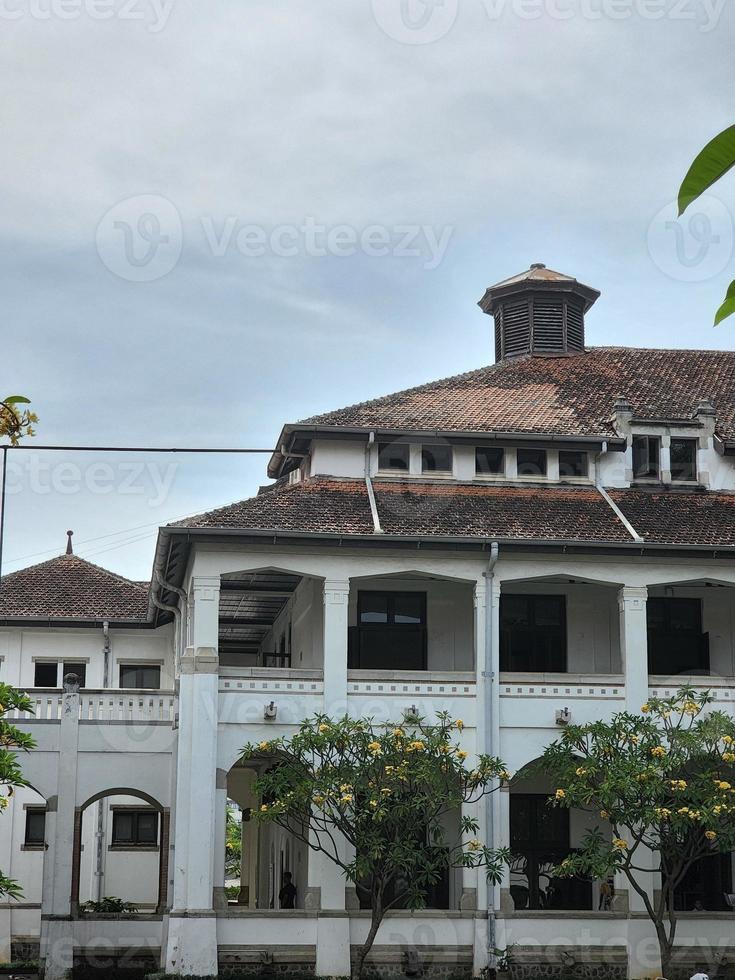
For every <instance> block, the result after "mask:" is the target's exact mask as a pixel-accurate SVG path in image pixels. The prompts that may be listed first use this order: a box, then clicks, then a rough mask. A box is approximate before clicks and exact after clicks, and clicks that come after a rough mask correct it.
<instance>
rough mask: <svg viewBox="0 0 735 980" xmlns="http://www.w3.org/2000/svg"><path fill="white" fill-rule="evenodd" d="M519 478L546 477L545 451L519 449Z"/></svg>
mask: <svg viewBox="0 0 735 980" xmlns="http://www.w3.org/2000/svg"><path fill="white" fill-rule="evenodd" d="M517 460H518V476H546V450H545V449H518V450H517Z"/></svg>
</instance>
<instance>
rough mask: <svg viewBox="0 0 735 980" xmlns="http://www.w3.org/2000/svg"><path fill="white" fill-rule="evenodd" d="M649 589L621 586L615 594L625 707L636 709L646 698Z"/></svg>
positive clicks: (633, 710) (639, 708)
mask: <svg viewBox="0 0 735 980" xmlns="http://www.w3.org/2000/svg"><path fill="white" fill-rule="evenodd" d="M647 598H648V589H646V588H645V586H643V587H638V586H629V585H626V586H623V588H622V589H621V590H620V592H619V595H618V605H619V608H620V652H621V654H622V661H623V673H624V674H625V709H626V711H631V712H634V713H638V712H639V711H640V710H641V705H642V704H645V703H646V701H647V700H648V628H647V624H646V599H647Z"/></svg>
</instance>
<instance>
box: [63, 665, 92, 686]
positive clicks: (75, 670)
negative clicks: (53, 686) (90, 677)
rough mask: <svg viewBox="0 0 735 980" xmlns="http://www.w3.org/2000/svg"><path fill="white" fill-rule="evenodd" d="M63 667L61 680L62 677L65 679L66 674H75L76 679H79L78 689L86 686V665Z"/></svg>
mask: <svg viewBox="0 0 735 980" xmlns="http://www.w3.org/2000/svg"><path fill="white" fill-rule="evenodd" d="M63 666H64V671H63V675H62V679H63V677H66V675H67V674H76V675H77V677H78V678H79V686H80V687H85V686H86V683H87V665H86V664H72V663H65V664H64V665H63Z"/></svg>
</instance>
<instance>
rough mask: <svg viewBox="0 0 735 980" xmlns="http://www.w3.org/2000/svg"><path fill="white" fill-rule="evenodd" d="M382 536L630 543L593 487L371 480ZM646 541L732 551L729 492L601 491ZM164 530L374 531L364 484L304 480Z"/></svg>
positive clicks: (734, 503) (734, 515)
mask: <svg viewBox="0 0 735 980" xmlns="http://www.w3.org/2000/svg"><path fill="white" fill-rule="evenodd" d="M373 487H374V491H375V501H376V507H377V511H378V516H379V518H380V524H381V527H382V529H383V531H384V532H385V533H386V534H390V535H396V536H400V535H405V536H406V537H417V536H420V537H431V536H437V537H442V538H447V537H449V538H451V537H457V538H497V539H500V540H506V541H508V540H510V541H512V540H519V541H538V542H540V543H543V542H547V543H548V542H551V541H568V542H580V543H588V544H589V543H599V544H630V545H635V542H634V539H633V537H632V536H631V534H630V533H629V531H628V530H627V529H626V528H625V526H624V525H623V523H622V521H620V520H619V518H618V517H617V515H616V514H615V511H614V510H613V509H612V507H610V505H609V504H608V503H607V502H606V501H605V499H604V498H603V496H602V494H600V493H599V491H598V490H597V489H596V488H594V487H591V486H583V487H563V486H537V487H536V486H533V487H531V486H510V485H491V486H488V485H481V484H469V483H467V484H457V483H446V484H440V483H430V482H426V483H424V482H419V481H416V482H414V481H411V482H410V483H409V482H407V481H404V482H399V481H393V480H375V481H374V484H373ZM608 493H609V494H610V496H611V497H612V498H613V500H614V501H615V503H616V504H617V506H618V507H619V508H620V509H621V511H622V512H623V513H624V514H625V516H626V517H627V519H628V520H629V521H630V523H631V524H632V525H633V527H634V528H635V529H636V531H637V532H638V533H639V534H640V535H641V537H642V538H643V539H644V542H645V543H649V544H670V545H672V546H676V545H693V546H700V547H703V548H710V547H715V548H716V547H727V546H733V547H735V493H733V494H728V493H715V492H707V493H705V492H684V491H682V492H679V491H676V490H672V491H668V492H663V491H661V492H649V491H646V490H609V491H608ZM171 526H172V527H191V528H211V529H212V530H216V529H218V528H227V529H232V530H235V529H239V530H243V531H248V530H252V531H274V532H283V531H295V532H306V533H314V534H319V533H324V534H343V535H363V536H365V535H372V534H373V533H374V528H373V522H372V517H371V512H370V503H369V499H368V495H367V489H366V487H365V483H364V482H363V481H362V480H344V479H339V480H338V479H330V478H328V477H312V478H310V479H308V480H305V481H304V482H302V483H296V484H292V485H287V484H284V485H276V486H274V487H273V488H272V489H269V490H268V491H267V492H261V493H260V494H259V495H258V496H257V497H252V498H250V499H249V500H243V501H241V502H240V503H237V504H231V505H230V506H229V507H222V508H220V509H219V510H214V511H210V512H209V513H208V514H200V515H198V516H197V517H191V518H188V519H186V520H185V521H180V522H178V524H175V525H171Z"/></svg>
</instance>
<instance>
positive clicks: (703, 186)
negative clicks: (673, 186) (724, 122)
mask: <svg viewBox="0 0 735 980" xmlns="http://www.w3.org/2000/svg"><path fill="white" fill-rule="evenodd" d="M733 167H735V126H730V127H729V128H728V129H726V130H725V131H724V132H723V133H720V135H719V136H715V138H714V139H713V140H712V141H711V142H710V143H708V144H707V146H705V148H704V149H703V150H702V152H701V153H700V154H699V156H698V157H697V158H696V159H695V161H694V163H693V164H692V165H691V167H690V168H689V172H688V174H687V175H686V177H685V178H684V181H683V183H682V185H681V188H680V189H679V217H681V215H682V214H684V212H685V211H686V209H687V208H688V207H689V205H690V204H691V203H692V201H696V199H697V198H698V197H700V196H701V195H702V194H704V192H705V191H706V190H708V188H710V187H711V186H712V185H713V184H714V183H716V181H718V180H719V179H720V177H724V175H725V174H726V173H727V172H728V170H731V169H732V168H733Z"/></svg>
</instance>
